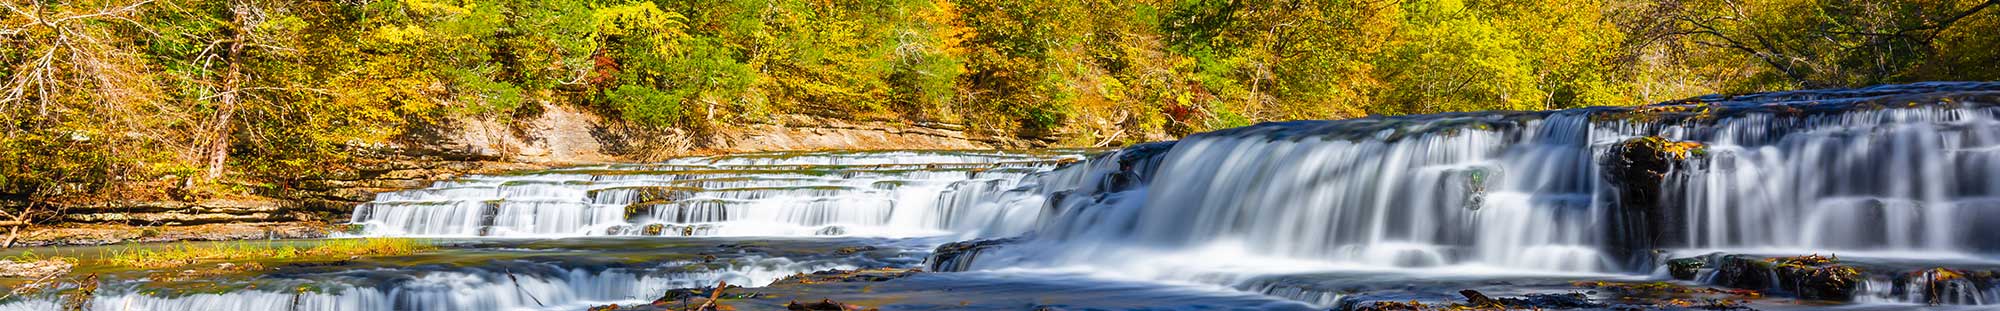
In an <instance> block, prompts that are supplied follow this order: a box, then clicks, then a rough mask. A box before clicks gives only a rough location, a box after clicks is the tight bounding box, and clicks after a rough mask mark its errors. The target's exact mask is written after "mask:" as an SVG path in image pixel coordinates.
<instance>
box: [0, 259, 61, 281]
mask: <svg viewBox="0 0 2000 311" xmlns="http://www.w3.org/2000/svg"><path fill="white" fill-rule="evenodd" d="M75 266H76V263H75V262H74V260H68V259H64V258H35V259H32V260H0V277H8V278H23V279H30V280H32V279H42V278H49V277H54V276H58V275H63V274H68V273H69V271H70V268H73V267H75Z"/></svg>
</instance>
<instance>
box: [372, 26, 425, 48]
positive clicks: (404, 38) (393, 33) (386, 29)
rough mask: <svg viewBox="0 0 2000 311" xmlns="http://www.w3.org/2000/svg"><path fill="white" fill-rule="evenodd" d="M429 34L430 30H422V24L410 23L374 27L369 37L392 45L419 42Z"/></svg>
mask: <svg viewBox="0 0 2000 311" xmlns="http://www.w3.org/2000/svg"><path fill="white" fill-rule="evenodd" d="M429 35H430V32H429V31H426V30H424V28H423V27H422V26H417V25H414V24H412V25H403V26H402V27H397V26H395V25H389V26H382V28H376V29H375V32H374V33H372V34H370V37H373V38H375V40H379V41H381V42H386V43H389V44H393V45H408V44H414V43H417V42H421V41H423V40H424V39H425V37H427V36H429Z"/></svg>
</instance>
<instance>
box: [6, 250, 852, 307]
mask: <svg viewBox="0 0 2000 311" xmlns="http://www.w3.org/2000/svg"><path fill="white" fill-rule="evenodd" d="M743 263H744V264H740V265H729V266H727V267H724V268H722V269H718V270H706V271H693V272H687V271H681V270H679V269H675V268H663V269H657V270H651V271H637V270H633V269H624V268H609V269H602V270H598V271H587V270H583V269H566V268H561V267H555V266H541V267H533V268H539V269H541V270H545V271H542V272H544V273H528V272H525V271H511V272H509V271H492V270H487V269H470V270H464V271H425V272H410V271H390V270H382V271H366V270H363V271H350V272H345V273H342V276H339V277H336V278H334V279H336V280H350V281H353V280H356V279H358V278H366V277H371V274H388V275H395V276H397V278H398V279H396V280H395V281H392V282H390V284H385V285H382V286H356V285H331V286H332V288H324V287H328V286H329V285H328V284H340V283H339V282H315V283H314V284H315V285H316V286H317V287H322V289H318V290H312V291H291V290H284V289H278V290H277V291H269V290H254V289H247V290H235V291H229V292H225V293H200V294H187V295H160V294H154V293H143V292H134V291H133V290H130V289H100V290H99V292H98V293H97V295H96V296H95V297H94V298H93V299H91V302H90V304H89V308H88V310H106V311H112V310H116V311H153V310H293V311H364V310H581V309H585V308H589V307H591V306H594V305H605V304H612V303H619V304H632V303H641V304H643V303H646V302H651V301H652V300H653V299H655V298H658V297H659V296H660V295H661V293H664V292H666V291H667V290H671V289H677V288H699V287H704V286H715V285H716V283H717V282H718V281H727V282H729V283H730V284H739V285H750V286H761V285H764V284H770V283H771V282H772V281H776V280H778V279H780V278H783V277H785V276H789V275H792V274H795V273H809V272H813V271H821V270H828V269H855V268H857V267H855V266H851V265H845V264H840V263H834V262H825V261H807V262H794V261H792V260H789V259H786V258H749V259H745V260H743ZM694 264H697V263H693V262H679V263H665V264H662V265H661V266H662V267H679V266H682V265H694ZM509 274H513V276H512V277H510V276H509ZM375 277H379V276H375ZM61 306H62V305H61V304H60V303H58V302H57V301H56V300H53V299H42V300H27V301H20V302H15V303H9V304H0V310H5V311H13V310H21V311H43V310H62V307H61Z"/></svg>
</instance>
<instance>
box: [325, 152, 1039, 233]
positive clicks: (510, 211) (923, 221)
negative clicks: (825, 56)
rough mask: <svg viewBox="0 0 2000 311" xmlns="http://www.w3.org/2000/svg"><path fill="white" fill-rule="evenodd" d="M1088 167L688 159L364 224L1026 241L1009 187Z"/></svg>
mask: <svg viewBox="0 0 2000 311" xmlns="http://www.w3.org/2000/svg"><path fill="white" fill-rule="evenodd" d="M1075 159H1079V156H1076V155H1064V154H1018V153H1002V152H891V153H804V154H752V155H739V156H724V157H695V158H680V159H674V160H671V161H668V162H666V163H660V164H646V165H614V166H596V167H579V168H567V169H558V170H550V171H546V172H537V173H530V174H521V175H502V176H474V177H469V178H464V179H458V180H452V181H444V182H438V183H437V184H436V185H434V186H432V187H430V188H426V189H418V190H410V191H401V192H390V193H382V194H380V195H378V196H377V197H376V200H375V201H374V202H370V203H367V204H363V205H361V206H360V207H358V208H357V209H356V211H355V213H354V218H353V220H352V221H353V223H356V224H361V225H363V226H364V233H363V235H371V236H425V237H472V236H492V237H567V236H591V235H669V236H683V235H703V236H802V235H860V236H922V235H939V234H952V233H975V234H976V233H985V234H993V235H1008V234H1020V233H1021V232H1024V230H1027V229H1029V228H1030V227H1031V226H1032V225H1033V224H1034V221H1035V219H1034V218H1033V217H1032V215H1022V213H1024V212H1025V213H1033V212H1034V210H1035V209H1037V206H1036V205H1030V204H998V203H1001V202H1005V201H1007V199H1006V197H1007V196H1008V195H1007V194H1006V192H1007V190H1010V189H1013V188H1014V187H1013V186H1014V183H1015V182H1017V181H1019V180H1021V179H1022V177H1023V176H1026V175H1027V174H1030V173H1034V172H1039V171H1044V170H1048V169H1051V168H1054V167H1055V166H1056V165H1058V164H1060V162H1059V161H1060V160H1075ZM647 199H652V201H646V200H647ZM628 213H629V215H628ZM1023 216H1025V217H1023Z"/></svg>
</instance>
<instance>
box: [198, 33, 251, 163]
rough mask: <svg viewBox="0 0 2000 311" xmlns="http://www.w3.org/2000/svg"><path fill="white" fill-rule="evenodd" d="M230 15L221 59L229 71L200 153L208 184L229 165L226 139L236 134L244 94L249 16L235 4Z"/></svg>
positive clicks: (225, 76)
mask: <svg viewBox="0 0 2000 311" xmlns="http://www.w3.org/2000/svg"><path fill="white" fill-rule="evenodd" d="M230 11H231V12H232V16H231V18H230V23H231V24H233V25H232V26H234V27H235V28H234V29H232V30H231V33H230V38H229V51H228V52H227V53H228V54H227V55H226V56H225V57H224V59H225V61H227V62H229V69H227V71H225V72H223V77H222V93H221V94H219V95H218V96H216V109H215V121H214V122H215V123H214V124H213V125H212V126H210V127H209V128H210V132H209V141H208V146H206V147H205V148H204V149H206V150H203V152H204V153H205V154H206V155H207V160H206V161H205V162H208V163H206V164H207V165H208V174H207V177H208V180H209V181H215V180H217V179H220V178H222V173H223V169H224V168H225V166H224V165H226V164H227V162H228V161H229V136H230V133H231V132H234V130H235V124H234V123H235V118H236V107H237V102H238V101H239V100H240V97H241V96H240V95H241V93H242V91H243V88H242V85H243V64H242V61H241V60H240V59H239V58H241V57H242V56H243V41H244V40H246V39H248V38H246V37H247V34H248V32H249V31H250V29H249V28H248V27H247V25H245V24H246V22H247V20H248V17H249V16H248V15H249V14H250V12H249V7H248V6H246V5H245V4H244V3H243V2H236V3H235V5H233V6H232V8H231V9H230Z"/></svg>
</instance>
